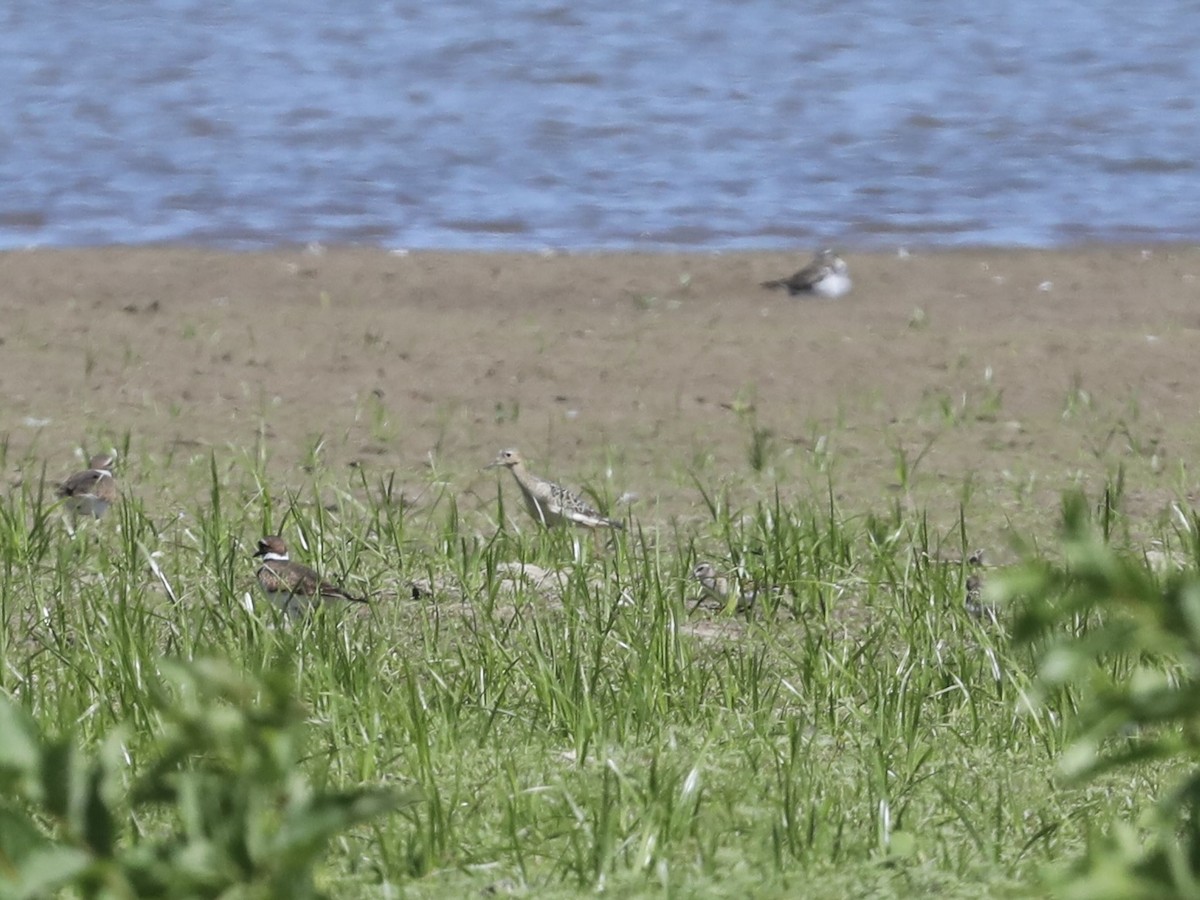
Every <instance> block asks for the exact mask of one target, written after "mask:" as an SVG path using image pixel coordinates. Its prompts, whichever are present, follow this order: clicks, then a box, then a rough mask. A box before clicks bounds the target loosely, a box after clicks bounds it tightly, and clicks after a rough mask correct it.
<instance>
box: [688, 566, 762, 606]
mask: <svg viewBox="0 0 1200 900" xmlns="http://www.w3.org/2000/svg"><path fill="white" fill-rule="evenodd" d="M692 578H694V579H695V580H696V581H697V582H699V583H700V597H699V598H698V599H697V600H696V603H695V604H694V605H693V606H692V609H693V610H695V609H700V608H701V607H703V608H704V609H707V610H712V611H714V612H721V611H723V610H725V609H728V608H729V598H730V597H731V596H732V593H733V592H732V590H731V586H730V583H729V579H728V578H726V577H725V576H724V575H720V574H718V573H717V567H716V566H714V565H713V564H712V563H710V562H700V563H697V564H696V568H694V569H692ZM758 593H759V588H758V585H756V584H739V585H737V601H736V602H735V604H734V607H733V611H734V612H737V613H748V612H750V610H751V609H753V608H754V602H755V601H756V600H757V599H758Z"/></svg>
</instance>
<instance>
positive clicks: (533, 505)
mask: <svg viewBox="0 0 1200 900" xmlns="http://www.w3.org/2000/svg"><path fill="white" fill-rule="evenodd" d="M498 466H499V467H503V468H506V469H508V470H509V471H510V472H512V474H513V478H514V479H515V480H516V482H517V486H518V487H519V488H520V489H521V498H522V499H523V500H524V501H525V508H526V509H527V510H528V511H529V515H531V516H532V517H533V518H534V520H536V521H537V522H538V523H539V524H541V525H543V526H545V527H546V528H554V527H556V526H558V525H562V524H564V523H566V522H572V523H574V524H576V525H582V526H584V527H586V528H599V527H602V526H603V527H607V528H624V527H625V525H624V524H623V523H621V522H618V521H617V520H616V519H610V518H608V517H607V516H602V515H601V514H600V513H599V512H598V511H597V510H596V509H594V508H593V507H592V506H591V505H590V504H588V503H585V502H584V501H583V499H582V498H581V497H579V496H578V495H577V494H575V493H572V492H571V491H569V490H567V489H566V488H565V487H563V486H562V485H560V484H555V483H554V482H553V481H548V480H547V479H545V478H540V477H538V476H537V475H534V474H533V473H532V472H530V471H529V470H528V469H526V468H525V460H524V459H523V458H522V456H521V454H520V452H519V451H517V450H514V449H508V450H501V451H500V453H499V455H498V456H497V457H496V459H495V460H494V461H493V462H492V463H491V464H490V465H489V466H488V467H487V468H489V469H491V468H496V467H498Z"/></svg>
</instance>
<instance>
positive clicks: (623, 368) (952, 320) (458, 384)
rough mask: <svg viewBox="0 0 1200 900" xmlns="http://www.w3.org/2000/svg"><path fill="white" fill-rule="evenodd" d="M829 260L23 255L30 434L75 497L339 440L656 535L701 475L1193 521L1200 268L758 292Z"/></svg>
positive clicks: (15, 340)
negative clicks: (638, 518) (596, 502)
mask: <svg viewBox="0 0 1200 900" xmlns="http://www.w3.org/2000/svg"><path fill="white" fill-rule="evenodd" d="M806 261H807V257H805V256H803V255H799V256H798V255H788V254H782V253H733V254H724V255H640V254H615V255H574V256H572V255H553V256H551V255H547V256H539V255H535V254H520V255H502V254H450V253H412V254H410V255H396V254H391V253H388V252H385V251H378V250H357V249H346V250H340V249H331V250H328V251H324V252H319V253H313V252H308V251H305V250H294V251H278V252H270V253H254V254H234V253H221V252H207V251H196V250H186V249H172V248H149V249H95V250H54V251H51V250H37V251H28V252H9V253H4V254H0V440H6V441H7V446H8V457H7V459H8V468H9V469H10V470H15V469H17V468H21V469H22V470H27V469H28V466H29V463H30V460H34V459H37V460H44V461H45V462H46V466H47V472H48V476H56V475H62V474H66V473H67V472H68V471H69V470H70V469H71V468H72V467H73V466H74V463H75V459H74V457H73V455H72V454H73V452H74V449H75V448H77V447H81V446H86V447H88V448H93V449H94V448H98V447H101V446H107V445H109V444H111V443H116V442H118V441H120V440H121V439H122V436H123V435H124V434H125V433H128V434H129V435H130V440H131V447H132V449H133V450H134V451H135V452H136V453H141V454H153V455H157V456H161V457H170V456H171V455H172V454H179V453H185V454H191V455H196V454H203V455H207V454H208V453H209V452H210V450H212V451H215V452H216V453H218V454H220V453H225V452H230V451H235V450H237V449H238V448H253V447H258V446H261V447H263V448H264V449H265V450H266V451H267V452H268V453H269V454H270V457H271V460H272V466H273V467H275V470H276V471H277V472H278V474H279V477H281V478H286V477H287V476H288V472H289V469H290V468H291V467H293V466H294V465H295V464H296V463H298V462H301V461H303V460H305V459H307V458H308V457H309V456H311V455H312V451H313V448H315V447H317V446H318V445H320V449H321V452H322V454H323V456H324V458H325V460H326V462H327V463H329V464H331V465H346V464H358V465H363V466H368V467H370V468H371V469H372V470H379V471H386V470H396V471H397V472H398V473H400V476H399V477H401V478H402V479H406V480H419V478H420V477H422V476H420V475H418V474H415V473H421V472H423V471H427V468H426V467H428V466H430V465H431V464H432V465H433V466H434V467H440V468H444V469H448V470H450V471H455V472H459V473H465V474H463V475H462V478H463V479H464V481H465V482H471V483H474V482H473V481H472V480H473V479H474V478H475V475H474V474H472V473H475V472H476V470H477V467H478V466H481V465H483V464H484V463H486V462H488V461H490V460H491V459H492V458H493V456H494V455H495V452H496V450H497V449H498V448H499V447H502V446H519V447H521V449H522V450H523V451H524V453H525V455H526V456H527V457H529V458H532V459H533V460H535V461H536V462H537V463H540V465H535V466H534V468H535V470H536V469H544V470H547V471H549V472H550V473H551V474H556V475H559V476H561V477H562V478H563V479H564V480H567V481H572V480H573V482H574V483H575V484H579V483H581V482H585V481H586V482H587V483H589V484H590V483H593V482H596V481H598V480H599V481H604V480H608V481H611V489H612V491H613V495H614V496H616V495H618V494H620V493H622V492H624V491H626V490H628V491H631V492H634V493H637V494H638V495H639V497H640V498H641V499H640V500H639V501H638V502H639V504H641V506H640V511H641V514H642V515H656V516H658V515H667V514H672V515H673V514H676V513H680V512H683V511H685V510H687V509H690V508H694V507H695V506H696V504H697V502H698V496H699V495H698V492H697V491H696V489H695V486H694V483H693V482H692V481H691V477H692V475H693V474H697V473H699V474H700V476H701V477H703V478H714V479H717V480H723V479H725V478H726V476H727V475H732V474H739V475H749V476H751V477H754V478H759V479H760V480H761V481H762V483H763V484H764V485H767V484H780V483H782V484H784V485H788V484H791V483H795V484H799V483H801V482H805V483H806V484H807V485H808V486H809V487H812V486H814V485H816V486H817V487H818V488H819V483H820V481H821V479H822V478H825V477H830V476H829V473H832V476H831V477H832V480H833V482H834V484H835V488H836V491H837V493H839V494H840V495H842V496H843V497H845V498H846V499H847V500H849V501H851V502H866V503H874V502H877V501H882V502H886V498H888V497H889V496H895V495H896V494H897V492H902V493H903V494H904V495H905V496H906V497H908V498H912V497H916V498H917V500H919V501H922V502H923V500H924V499H925V498H926V497H927V498H931V499H932V501H933V502H935V503H936V502H938V500H939V498H940V500H941V501H945V502H946V503H947V504H948V505H950V506H953V505H955V504H957V502H958V501H959V500H960V499H963V497H964V496H966V495H969V494H973V493H978V494H980V495H981V496H984V497H987V498H990V499H989V501H988V502H992V501H995V502H997V503H1000V504H1003V503H1005V502H1007V499H1006V498H1017V499H1023V500H1024V501H1028V500H1029V499H1030V497H1031V496H1032V497H1041V498H1042V500H1043V501H1044V502H1047V503H1049V502H1052V497H1053V496H1054V492H1056V491H1058V490H1060V489H1061V488H1062V487H1064V486H1066V485H1067V484H1070V483H1073V482H1075V481H1079V480H1085V481H1086V480H1089V479H1093V478H1104V477H1106V476H1109V477H1111V474H1112V472H1113V470H1114V469H1115V467H1117V466H1127V467H1128V470H1129V472H1130V473H1131V474H1136V475H1138V478H1137V479H1134V478H1130V479H1129V480H1130V484H1131V488H1130V501H1131V502H1132V503H1135V504H1141V505H1142V506H1144V507H1145V509H1146V510H1148V511H1154V510H1159V509H1162V508H1163V505H1164V504H1166V503H1167V502H1169V501H1170V500H1171V498H1172V497H1174V498H1182V499H1184V500H1189V499H1190V496H1191V492H1192V489H1193V480H1192V478H1191V462H1192V459H1193V458H1194V457H1195V456H1196V453H1197V450H1198V448H1197V444H1196V442H1197V440H1200V429H1197V427H1196V424H1195V422H1196V414H1197V408H1198V405H1200V394H1198V392H1197V390H1196V387H1195V379H1194V377H1193V372H1194V369H1193V368H1192V367H1193V365H1194V360H1195V359H1196V358H1197V355H1198V353H1200V249H1197V248H1193V247H1183V246H1174V247H1163V246H1157V247H1154V248H1152V249H1150V250H1142V249H1141V248H1138V247H1125V248H1110V247H1103V248H1085V249H1079V250H1066V251H1025V250H981V251H954V252H937V253H920V252H917V253H914V254H912V255H911V256H903V257H901V256H897V255H896V254H876V255H869V254H868V255H851V256H849V257H848V261H849V263H850V266H851V272H852V275H853V276H854V279H855V290H854V292H853V294H851V295H850V296H849V297H848V298H845V299H843V300H840V301H824V300H816V299H792V298H789V297H788V296H787V295H786V294H785V293H781V292H779V293H777V292H770V291H766V290H763V289H761V288H760V287H758V282H759V281H761V280H763V279H766V278H771V277H778V276H780V275H786V274H789V273H790V272H791V271H793V270H794V269H796V268H797V267H799V266H800V265H801V264H803V263H804V262H806ZM756 429H757V430H758V434H759V435H760V438H761V442H760V449H761V450H762V454H761V456H760V457H759V458H758V460H757V461H758V463H759V464H761V465H762V466H763V468H762V471H761V472H755V471H754V468H753V466H752V465H751V462H752V460H751V447H752V444H753V440H754V434H755V432H756ZM322 441H323V443H322ZM6 474H9V475H10V476H11V473H6ZM479 477H480V478H481V479H483V478H490V477H491V476H479ZM10 481H11V477H10ZM488 484H491V482H490V481H487V482H482V483H481V484H475V485H474V486H475V488H478V490H479V494H480V496H487V495H488V494H489V492H490V496H491V497H492V499H493V500H494V496H495V489H494V486H492V487H491V488H489V487H487V485H488ZM764 489H765V488H764ZM1039 492H1042V493H1039ZM1013 502H1014V503H1015V502H1016V501H1015V500H1014V501H1013Z"/></svg>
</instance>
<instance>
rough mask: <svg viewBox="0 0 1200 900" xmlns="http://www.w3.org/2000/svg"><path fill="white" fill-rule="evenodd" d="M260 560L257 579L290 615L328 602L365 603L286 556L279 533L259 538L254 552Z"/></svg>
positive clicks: (360, 598) (265, 590) (273, 599)
mask: <svg viewBox="0 0 1200 900" xmlns="http://www.w3.org/2000/svg"><path fill="white" fill-rule="evenodd" d="M254 556H255V557H256V558H258V559H261V560H262V565H261V566H259V567H258V572H257V573H255V574H256V575H257V577H258V583H259V585H260V586H261V587H262V589H263V593H264V594H266V595H267V599H269V600H270V601H271V602H272V603H274V604H275V605H276V606H278V607H279V608H280V609H282V610H283V611H284V612H285V613H287V614H288V615H289V616H299V615H303V614H304V613H306V612H308V611H309V610H311V609H313V608H315V607H317V606H320V605H322V604H325V603H330V602H334V603H336V602H345V603H366V602H367V601H366V600H364V599H363V598H362V597H352V596H351V595H350V594H347V593H346V592H345V591H344V590H342V589H341V588H340V587H338V586H337V585H334V584H330V583H329V582H328V581H323V580H322V579H321V576H320V575H318V574H317V573H316V572H315V571H313V570H312V569H310V568H309V567H308V566H306V565H303V564H302V563H298V562H292V560H291V559H289V558H288V549H287V545H286V544H285V543H284V542H283V538H281V537H279V536H278V535H274V534H272V535H268V536H267V537H265V538H263V539H262V540H261V541H259V542H258V551H257V552H256V553H255V554H254Z"/></svg>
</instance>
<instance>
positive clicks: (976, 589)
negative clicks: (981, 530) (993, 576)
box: [963, 550, 999, 625]
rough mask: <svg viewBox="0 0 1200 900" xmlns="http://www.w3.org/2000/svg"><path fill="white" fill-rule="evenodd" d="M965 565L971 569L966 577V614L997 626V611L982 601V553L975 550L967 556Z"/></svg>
mask: <svg viewBox="0 0 1200 900" xmlns="http://www.w3.org/2000/svg"><path fill="white" fill-rule="evenodd" d="M967 565H969V566H970V567H971V574H970V575H968V576H967V597H966V600H965V601H964V604H963V605H964V606H966V608H967V613H968V614H969V615H970V616H972V617H973V618H976V619H983V620H985V621H988V622H991V623H992V624H993V625H996V624H998V622H999V611H998V610H997V609H996V607H994V606H992V605H991V604H990V603H988V602H987V601H986V600H984V599H983V585H984V579H983V567H984V566H985V565H986V562H985V560H984V552H983V551H982V550H976V551H975V552H974V553H972V554H971V555H970V556H968V557H967Z"/></svg>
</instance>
